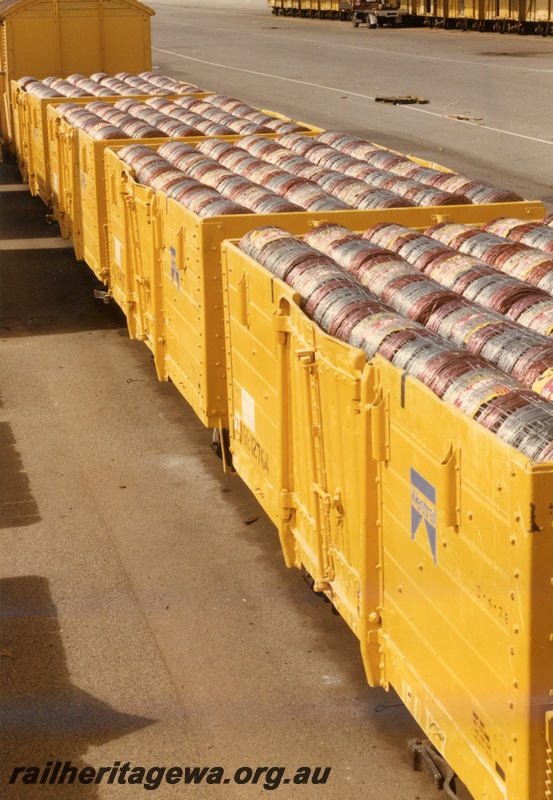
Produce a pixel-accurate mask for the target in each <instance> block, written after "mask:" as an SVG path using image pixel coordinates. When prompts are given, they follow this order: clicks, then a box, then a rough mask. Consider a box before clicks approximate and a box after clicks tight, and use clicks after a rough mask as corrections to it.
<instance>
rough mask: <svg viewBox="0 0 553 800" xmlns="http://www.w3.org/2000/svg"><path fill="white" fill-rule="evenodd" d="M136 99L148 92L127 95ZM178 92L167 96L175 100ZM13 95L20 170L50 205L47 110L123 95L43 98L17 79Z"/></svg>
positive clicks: (31, 186) (106, 100)
mask: <svg viewBox="0 0 553 800" xmlns="http://www.w3.org/2000/svg"><path fill="white" fill-rule="evenodd" d="M206 95H207V93H206V92H198V93H196V94H194V95H189V96H193V97H198V98H202V97H206ZM127 96H128V97H131V98H132V99H134V100H140V101H143V100H144V99H145V95H143V94H142V95H132V94H129V95H127ZM175 96H176V95H169V94H168V95H166V97H167V99H172V98H173V97H175ZM11 98H12V109H13V131H14V147H15V152H16V156H17V162H18V165H19V169H20V171H21V174H22V176H23V179H24V180H26V181H28V183H29V188H30V191H31V194H32V195H38V196H39V197H40V198H41V200H42V201H43V202H44V203H46V204H47V205H50V203H51V193H52V186H51V183H50V163H49V160H50V140H49V135H50V134H49V131H48V117H47V109H48V107H49V106H53V107H56V106H59V105H61V103H76V104H77V105H86V104H87V103H92V102H93V101H94V100H99V99H101V100H102V101H104V102H108V103H115V102H116V101H117V100H121V99H123V98H122V95H117V96H114V97H102V98H98V97H95V96H90V97H60V98H40V97H35V96H34V95H32V94H28V93H27V92H26V91H25V89H24V88H23V87H22V86H20V85H19V83H18V82H17V81H12V85H11Z"/></svg>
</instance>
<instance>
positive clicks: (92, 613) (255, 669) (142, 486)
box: [0, 164, 442, 800]
mask: <svg viewBox="0 0 553 800" xmlns="http://www.w3.org/2000/svg"><path fill="white" fill-rule="evenodd" d="M17 180H18V179H17V174H16V170H15V169H14V168H13V167H10V166H7V165H4V164H0V181H1V182H2V184H3V185H0V241H1V242H2V247H1V249H0V320H1V322H0V387H1V398H0V439H1V441H0V451H1V453H2V458H1V461H0V529H1V530H0V537H1V539H0V541H1V543H2V547H1V552H2V558H1V560H0V596H1V605H2V615H1V620H2V625H1V629H0V670H1V673H0V683H1V685H2V695H3V699H2V706H3V714H2V718H3V725H2V728H0V739H1V741H0V753H1V756H0V768H1V769H0V796H1V797H2V798H4V797H5V798H8V799H9V800H19V798H21V799H22V800H23V799H24V800H27V798H31V797H41V798H48V799H49V798H52V800H58V798H65V797H79V798H81V797H82V798H87V800H88V799H89V798H102V799H103V798H111V797H131V796H134V797H137V796H138V797H140V796H143V795H142V793H143V792H144V791H145V789H143V788H142V786H140V785H136V786H135V785H118V784H113V785H107V784H106V783H105V782H104V783H103V784H100V785H94V784H92V785H79V784H77V785H68V784H64V785H54V786H51V785H49V784H44V785H40V784H39V785H32V784H31V785H23V784H22V783H21V782H19V783H17V784H15V785H11V786H10V785H8V783H7V782H8V780H9V777H10V775H11V774H12V771H13V769H14V767H24V766H25V767H31V766H37V767H40V768H41V770H42V769H44V768H45V767H46V765H47V764H48V762H51V763H52V764H55V762H56V761H60V762H64V763H65V762H66V761H70V762H71V763H72V765H73V766H76V767H77V768H78V769H79V770H80V769H82V768H85V767H87V766H92V767H95V768H100V767H103V766H108V767H109V766H111V765H113V764H114V762H116V761H118V762H120V763H121V764H124V763H125V762H127V761H130V762H131V764H132V766H133V767H135V766H144V767H148V768H149V767H154V766H164V767H172V766H180V767H183V766H200V767H201V766H210V767H213V766H221V767H223V768H224V769H225V771H226V774H227V775H229V776H232V775H233V774H234V771H235V770H237V769H238V768H239V767H242V766H249V767H257V766H265V767H273V766H274V767H286V768H287V770H288V774H289V775H293V774H294V772H295V770H296V769H297V768H299V767H301V766H308V767H312V768H314V767H326V766H330V767H331V768H332V771H331V773H330V777H329V779H328V782H327V784H325V785H315V786H314V785H310V786H293V785H292V786H289V785H284V784H282V785H280V787H279V788H276V789H270V788H269V789H267V788H263V785H262V784H258V785H247V784H246V785H242V786H239V785H234V784H233V783H230V784H227V785H225V784H223V785H221V786H209V785H206V784H201V785H196V786H183V785H182V784H181V785H178V786H170V785H167V784H162V785H161V786H160V787H159V788H158V789H157V790H156V797H160V798H174V797H180V796H190V797H197V798H213V797H219V796H220V797H221V798H239V799H240V800H242V798H244V799H246V798H256V797H262V796H266V795H268V794H275V795H277V796H281V797H286V798H296V797H297V798H300V797H301V798H302V800H305V798H307V799H308V800H315V798H317V800H324V798H329V799H332V800H334V799H336V800H338V798H339V799H340V800H342V799H346V798H347V800H361V798H363V800H398V799H399V800H438V799H439V797H440V796H441V794H442V793H438V792H437V791H436V790H435V789H434V788H433V786H432V785H431V783H430V782H429V780H428V778H426V776H423V775H421V774H419V773H413V772H412V771H411V769H410V767H409V766H408V764H407V763H406V761H405V760H404V749H405V742H406V740H407V739H408V738H410V737H413V736H417V735H418V734H419V730H418V728H417V726H416V725H415V724H414V722H413V720H412V718H411V717H410V715H409V713H408V712H407V711H406V710H405V708H404V707H403V706H402V705H401V703H399V700H398V698H397V696H396V695H395V694H394V693H393V692H391V693H390V694H386V693H385V692H384V691H382V690H379V689H369V688H368V686H367V684H366V682H365V678H364V674H363V669H362V665H361V658H360V655H359V651H358V643H357V641H356V640H355V637H354V636H353V635H352V634H351V633H350V632H349V629H348V628H347V626H346V625H345V623H343V621H342V620H341V619H340V618H339V617H336V616H334V615H333V614H332V613H331V611H330V607H329V605H328V604H326V603H324V602H322V601H321V600H320V599H319V598H317V597H316V596H315V595H314V594H313V593H312V592H311V590H310V589H309V588H308V587H307V585H306V584H305V583H304V582H303V581H302V579H301V576H300V574H299V572H297V571H295V570H291V571H289V570H287V569H286V568H285V567H284V565H283V561H282V556H281V553H280V548H279V544H278V537H277V534H276V531H275V529H274V527H273V525H272V524H271V523H270V522H269V521H268V520H267V518H266V517H265V516H264V514H263V513H262V511H261V510H260V508H259V506H258V505H257V502H256V501H255V499H254V497H253V495H251V494H250V492H249V491H248V490H247V489H246V487H245V486H244V485H243V484H242V483H241V481H240V480H239V479H238V478H227V477H225V476H224V474H223V472H222V469H221V462H220V461H219V460H218V459H217V458H216V457H215V455H214V454H213V453H212V451H211V449H210V439H211V436H210V432H209V431H207V430H206V429H204V428H203V426H202V425H201V424H200V423H199V421H198V420H197V418H196V417H195V415H194V414H193V413H192V411H191V410H190V409H189V408H188V406H187V404H186V403H185V402H184V401H183V400H182V398H181V397H180V395H179V394H178V392H177V391H176V389H175V388H174V387H173V385H171V384H166V383H158V381H157V380H156V377H155V372H154V369H153V365H152V362H151V358H150V355H149V351H148V350H147V348H146V347H145V346H144V345H143V344H141V343H138V342H133V341H131V340H130V339H129V338H128V335H127V331H126V327H125V320H124V318H123V316H122V314H121V313H120V312H119V310H118V309H117V308H116V307H115V306H113V305H108V306H106V305H104V304H103V303H101V302H100V301H98V300H95V299H94V297H93V289H94V287H95V286H96V282H95V279H94V277H93V275H92V273H91V271H90V270H89V269H88V268H87V267H86V266H85V265H84V264H83V263H77V262H75V260H74V258H73V255H72V251H71V250H69V249H62V248H60V247H59V244H60V243H59V240H57V239H56V238H55V229H52V228H50V227H49V226H48V225H47V224H46V222H45V207H44V206H43V205H42V203H41V202H40V201H39V200H37V199H34V198H31V197H30V196H29V195H27V194H26V193H24V192H20V191H18V188H19V187H18V185H17ZM22 239H25V240H26V241H27V242H28V249H26V250H24V249H21V246H20V244H21V240H22ZM13 243H15V244H16V248H15V249H11V248H10V245H11V244H13ZM37 243H41V248H36V247H34V245H36V244H37ZM49 245H54V247H53V248H52V247H51V246H49ZM252 517H257V520H256V521H255V522H254V523H253V524H250V525H246V524H245V523H244V521H245V520H249V519H250V518H252ZM41 774H42V772H41ZM272 774H273V776H274V775H275V773H272ZM47 777H48V776H47ZM273 780H274V777H273Z"/></svg>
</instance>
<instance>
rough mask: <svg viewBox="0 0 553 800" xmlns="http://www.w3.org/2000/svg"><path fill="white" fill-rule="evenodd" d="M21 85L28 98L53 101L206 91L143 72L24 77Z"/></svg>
mask: <svg viewBox="0 0 553 800" xmlns="http://www.w3.org/2000/svg"><path fill="white" fill-rule="evenodd" d="M18 83H19V85H20V86H21V87H22V88H24V89H25V91H26V92H27V94H31V95H34V96H35V97H40V98H52V99H54V98H59V97H91V96H94V97H113V96H115V95H156V94H157V95H167V94H183V95H185V94H196V93H198V92H202V91H203V90H202V89H199V88H198V87H197V86H194V85H193V84H191V83H181V82H179V81H175V80H173V79H172V78H168V77H166V76H165V75H157V74H156V73H153V72H141V73H140V74H139V75H132V74H131V73H129V72H118V73H117V74H116V75H108V74H107V73H106V72H95V73H94V74H93V75H91V76H90V77H87V76H86V75H80V74H74V75H69V76H68V77H67V78H56V77H54V76H52V77H49V78H43V79H42V80H37V79H36V78H33V77H31V76H25V77H24V78H20V79H19V81H18Z"/></svg>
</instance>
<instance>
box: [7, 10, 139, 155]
mask: <svg viewBox="0 0 553 800" xmlns="http://www.w3.org/2000/svg"><path fill="white" fill-rule="evenodd" d="M153 14H154V12H153V11H152V9H150V8H148V6H146V5H144V4H142V3H139V2H137V0H87V2H82V0H15V1H14V0H0V138H2V139H3V141H4V142H5V143H10V142H11V141H12V140H13V122H12V116H11V109H10V85H11V82H12V81H13V80H18V79H19V78H22V77H23V76H25V75H32V76H33V77H35V78H39V79H40V78H46V77H48V76H49V75H55V76H57V77H64V76H66V75H70V74H71V73H74V72H80V73H84V74H87V75H90V74H92V73H93V72H98V71H104V72H108V73H115V72H119V71H122V70H125V71H127V72H132V73H138V72H142V71H143V70H149V69H151V68H152V56H151V37H150V17H151V16H152V15H153Z"/></svg>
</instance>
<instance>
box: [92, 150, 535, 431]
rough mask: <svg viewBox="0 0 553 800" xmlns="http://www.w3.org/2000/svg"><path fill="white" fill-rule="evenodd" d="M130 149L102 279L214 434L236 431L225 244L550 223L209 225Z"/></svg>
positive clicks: (417, 217) (111, 186) (477, 214)
mask: <svg viewBox="0 0 553 800" xmlns="http://www.w3.org/2000/svg"><path fill="white" fill-rule="evenodd" d="M94 144H95V145H97V144H99V143H96V142H95V143H94ZM120 147H121V143H120V142H118V143H117V147H114V148H108V149H107V150H106V151H105V175H106V185H107V194H106V199H105V205H106V220H107V246H106V249H107V253H108V258H109V262H108V260H106V261H103V262H102V263H103V265H104V266H103V267H102V271H101V272H100V273H98V272H97V274H100V275H102V279H103V280H105V281H107V282H108V284H109V287H110V292H111V293H112V294H113V296H114V297H115V298H116V300H117V302H118V303H119V305H120V306H121V307H122V308H123V310H124V311H125V313H126V314H127V316H129V315H133V316H134V319H133V320H132V321H131V322H130V323H129V331H130V332H131V335H133V331H134V332H135V335H137V336H138V338H144V339H145V341H147V342H148V343H149V346H150V347H151V349H152V351H153V352H154V355H155V358H156V369H157V372H158V375H159V376H160V377H161V378H167V377H169V378H171V380H172V381H173V382H174V383H175V385H176V386H177V387H178V389H179V391H180V392H181V393H182V394H183V396H184V397H185V398H186V400H187V401H188V403H189V404H190V405H191V406H192V408H193V409H194V410H195V412H196V414H197V415H198V417H199V418H200V419H201V421H202V422H203V423H204V425H206V426H209V427H213V428H217V427H224V428H226V427H228V417H227V395H226V377H225V374H226V373H225V370H226V366H225V352H224V330H223V310H222V294H221V292H222V269H221V255H220V248H221V243H222V242H223V241H224V240H225V239H236V238H239V237H241V236H243V235H244V234H245V233H247V232H248V231H249V230H251V229H252V228H255V227H258V226H259V225H269V224H271V225H279V226H280V227H282V228H284V229H285V230H288V231H290V232H291V233H295V234H303V233H306V232H307V230H308V229H309V227H311V226H312V225H313V224H315V223H316V222H318V221H321V220H327V221H332V222H337V223H339V224H342V225H345V226H346V227H349V228H350V229H352V230H364V229H365V228H367V227H368V226H369V225H372V224H375V223H377V222H386V221H388V222H390V221H392V222H397V223H400V224H404V225H408V226H410V227H412V228H417V229H419V230H422V229H424V228H426V227H428V226H429V225H431V224H432V223H433V222H435V221H437V220H438V219H444V213H445V214H446V216H447V218H448V219H451V220H455V221H458V222H467V223H471V222H472V223H474V224H479V223H480V224H483V223H484V222H485V221H487V220H491V219H494V218H496V217H499V216H518V217H521V218H526V219H542V218H543V216H544V213H545V209H544V206H543V205H542V204H541V203H539V202H528V203H520V202H519V203H503V204H495V205H486V206H484V205H482V206H477V205H462V206H448V207H447V211H446V209H444V207H440V208H422V207H415V208H404V209H401V208H399V209H381V210H372V211H358V210H353V209H352V210H351V211H326V212H325V211H320V212H307V211H305V212H296V213H288V214H272V215H255V214H245V215H236V216H234V215H231V216H221V217H212V218H208V219H202V218H200V217H198V216H197V215H196V214H194V213H192V212H190V211H188V210H187V209H185V208H184V207H183V206H181V205H180V204H179V203H177V202H176V201H175V200H172V199H169V198H167V197H166V196H165V195H164V194H163V193H162V192H157V193H152V191H151V190H150V189H148V188H147V187H144V186H141V185H140V184H138V183H137V182H136V181H135V180H134V177H133V173H132V170H131V169H130V168H129V167H128V166H127V165H126V164H124V163H123V162H122V161H121V159H119V157H118V156H117V149H119V148H120ZM419 163H421V162H420V160H419ZM422 163H424V162H422ZM102 257H104V256H102ZM108 263H109V278H108V277H106V274H105V271H106V270H107V269H108V266H107V265H108ZM148 286H149V287H152V286H156V287H158V286H161V287H162V289H161V296H162V297H163V323H161V322H160V321H159V319H158V320H156V322H155V336H154V334H153V333H152V331H153V329H154V323H153V322H152V320H153V319H154V318H155V316H156V314H157V313H158V311H157V310H156V307H155V298H154V297H153V296H152V295H151V293H150V292H149V289H148V288H147V287H148ZM145 317H146V318H145ZM136 332H138V333H136Z"/></svg>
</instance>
